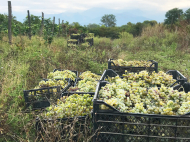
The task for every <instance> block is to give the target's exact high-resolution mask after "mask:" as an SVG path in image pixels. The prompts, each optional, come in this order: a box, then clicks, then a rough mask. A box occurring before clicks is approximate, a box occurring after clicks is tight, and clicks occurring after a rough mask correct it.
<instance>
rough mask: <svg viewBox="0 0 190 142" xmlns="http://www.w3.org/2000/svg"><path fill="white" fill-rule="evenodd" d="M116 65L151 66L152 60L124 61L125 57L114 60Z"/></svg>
mask: <svg viewBox="0 0 190 142" xmlns="http://www.w3.org/2000/svg"><path fill="white" fill-rule="evenodd" d="M113 63H114V64H115V65H116V66H127V67H150V65H152V62H151V61H137V60H134V61H124V60H123V59H118V60H113Z"/></svg>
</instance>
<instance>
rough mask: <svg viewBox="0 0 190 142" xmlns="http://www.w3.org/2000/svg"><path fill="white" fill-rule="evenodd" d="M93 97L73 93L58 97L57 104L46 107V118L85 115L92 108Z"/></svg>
mask: <svg viewBox="0 0 190 142" xmlns="http://www.w3.org/2000/svg"><path fill="white" fill-rule="evenodd" d="M92 99H93V97H91V96H90V95H89V94H81V95H78V94H73V95H71V96H69V97H68V96H64V97H62V98H60V99H59V100H58V102H57V105H51V106H50V107H48V108H47V112H46V113H45V116H46V117H48V118H52V117H56V118H67V117H75V116H85V115H87V114H89V113H90V112H91V110H92V108H93V102H92Z"/></svg>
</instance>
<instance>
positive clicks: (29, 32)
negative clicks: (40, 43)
mask: <svg viewBox="0 0 190 142" xmlns="http://www.w3.org/2000/svg"><path fill="white" fill-rule="evenodd" d="M27 12H28V26H29V31H28V36H29V39H30V40H31V36H32V35H31V23H30V12H29V10H28V11H27Z"/></svg>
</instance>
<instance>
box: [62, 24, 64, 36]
mask: <svg viewBox="0 0 190 142" xmlns="http://www.w3.org/2000/svg"><path fill="white" fill-rule="evenodd" d="M63 21H64V20H62V36H63V34H64V33H63V32H64V28H63Z"/></svg>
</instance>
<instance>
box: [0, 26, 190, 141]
mask: <svg viewBox="0 0 190 142" xmlns="http://www.w3.org/2000/svg"><path fill="white" fill-rule="evenodd" d="M186 28H187V27H181V28H178V30H172V29H168V28H166V27H165V26H163V25H162V24H161V25H160V24H157V25H155V26H154V27H147V28H145V29H144V30H143V32H142V34H141V36H138V37H133V36H132V35H131V34H129V33H126V32H124V33H121V34H120V38H119V39H114V40H111V39H109V38H99V37H95V38H94V45H93V46H92V47H85V46H79V47H75V48H74V47H73V48H70V47H67V39H66V38H63V37H58V38H54V40H53V42H52V44H51V45H50V46H49V45H47V44H46V43H45V41H44V39H43V38H42V37H39V36H33V37H32V40H29V39H28V37H27V36H16V37H13V44H12V45H9V43H8V42H6V41H8V38H7V37H6V36H4V37H3V38H2V40H1V41H0V122H1V123H0V141H19V142H26V141H27V142H29V141H35V139H36V136H35V119H36V114H35V113H25V112H24V104H25V101H24V97H23V90H29V89H32V88H34V87H35V86H36V85H37V84H38V82H39V81H40V80H41V79H43V78H46V77H47V74H48V73H49V72H52V71H53V69H56V68H61V69H69V70H77V71H79V72H83V71H87V70H90V71H92V72H94V73H100V74H101V73H102V72H103V71H104V70H105V69H107V61H108V59H109V58H112V59H125V60H155V61H157V62H158V67H159V70H163V71H165V72H166V71H168V70H178V71H180V72H181V73H182V74H183V75H184V76H185V77H187V78H188V80H189V77H190V54H189V53H190V46H189V45H190V36H189V34H190V33H189V32H188V30H186ZM52 137H53V136H52ZM52 137H51V136H50V137H49V141H52V139H53V138H52ZM84 137H85V141H87V140H88V138H90V135H89V134H87V135H86V136H84ZM46 140H47V139H46Z"/></svg>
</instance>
